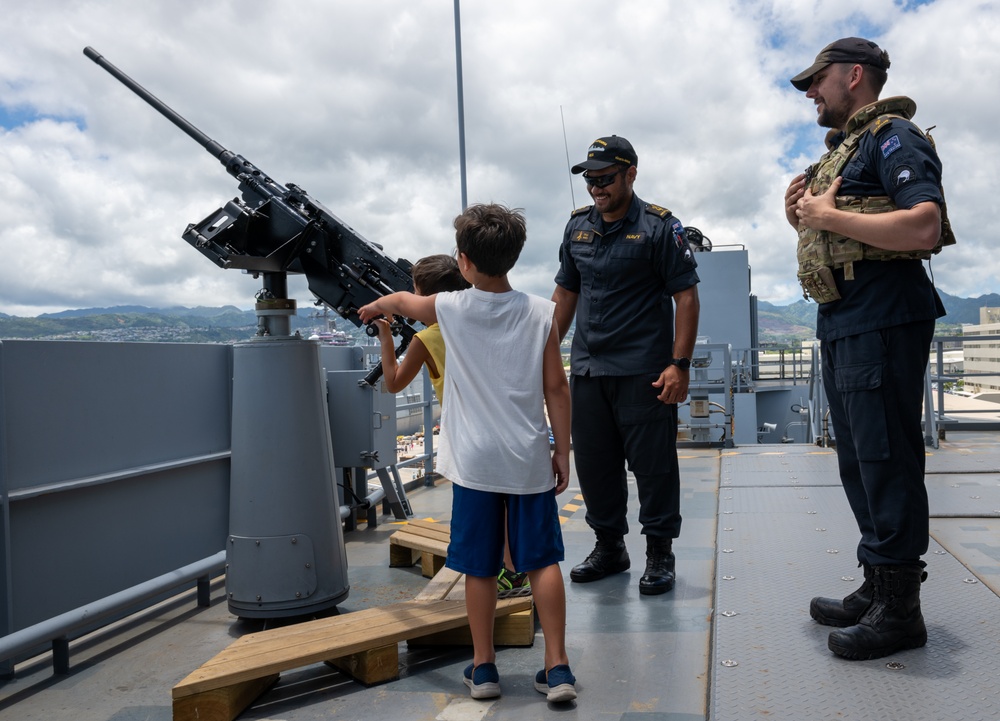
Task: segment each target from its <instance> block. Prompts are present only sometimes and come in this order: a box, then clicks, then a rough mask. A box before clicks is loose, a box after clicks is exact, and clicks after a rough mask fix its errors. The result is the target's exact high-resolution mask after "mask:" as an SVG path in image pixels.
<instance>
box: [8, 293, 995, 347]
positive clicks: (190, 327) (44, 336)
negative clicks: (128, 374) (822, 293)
mask: <svg viewBox="0 0 1000 721" xmlns="http://www.w3.org/2000/svg"><path fill="white" fill-rule="evenodd" d="M941 300H942V301H943V302H944V306H945V309H946V310H947V311H948V314H947V315H946V316H945V317H944V318H942V319H940V320H939V321H938V328H937V332H938V335H958V334H960V333H961V327H962V325H963V324H964V325H967V324H976V323H979V309H980V308H982V307H984V306H986V307H991V308H997V307H1000V295H998V294H997V293H990V294H988V295H982V296H979V297H978V298H959V297H957V296H953V295H948V294H947V293H941ZM330 317H331V318H332V319H334V320H335V321H336V322H335V326H336V328H337V329H338V330H342V331H344V332H346V333H347V334H348V335H351V336H353V337H354V338H355V339H357V340H361V339H362V338H363V337H364V333H363V331H362V330H361V329H360V328H356V327H355V326H354V325H353V324H352V323H350V322H348V321H346V320H342V319H340V318H335V317H334V316H330ZM757 319H758V326H759V328H760V339H759V340H760V342H761V343H762V344H778V345H784V344H789V345H798V344H799V343H800V342H801V341H804V340H811V339H813V338H814V337H815V330H816V304H815V303H810V302H806V301H804V300H800V301H797V302H795V303H791V304H789V305H774V304H772V303H768V302H767V301H759V302H758V304H757ZM291 325H292V330H293V331H296V330H297V331H299V332H300V333H302V335H305V336H308V335H310V334H311V333H313V332H315V331H318V330H322V329H324V328H326V327H327V319H325V318H324V317H323V316H322V315H321V314H320V313H319V312H318V311H316V310H314V309H309V310H306V309H300V310H299V314H298V315H296V316H294V317H293V318H292V324H291ZM256 329H257V317H256V315H255V314H254V312H253V311H252V310H241V309H239V308H237V307H235V306H231V305H230V306H224V307H222V308H205V307H197V308H185V307H182V306H179V307H174V308H147V307H145V306H116V307H114V308H86V309H80V310H65V311H62V312H60V313H46V314H45V315H40V316H38V317H37V318H19V317H16V316H10V315H6V314H4V313H0V340H12V339H37V340H107V341H147V342H174V343H235V342H237V341H241V340H246V339H247V338H250V337H252V336H253V335H254V333H255V332H256Z"/></svg>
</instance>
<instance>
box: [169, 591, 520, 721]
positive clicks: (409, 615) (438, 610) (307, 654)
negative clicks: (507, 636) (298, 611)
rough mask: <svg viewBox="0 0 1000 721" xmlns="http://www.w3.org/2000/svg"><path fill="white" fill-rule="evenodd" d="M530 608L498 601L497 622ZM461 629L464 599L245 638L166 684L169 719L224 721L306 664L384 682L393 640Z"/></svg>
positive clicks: (394, 660)
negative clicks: (283, 674) (169, 691)
mask: <svg viewBox="0 0 1000 721" xmlns="http://www.w3.org/2000/svg"><path fill="white" fill-rule="evenodd" d="M531 608H532V603H531V598H530V597H524V598H510V599H502V600H500V601H498V602H497V618H498V620H499V619H500V618H502V617H503V616H506V615H509V614H512V613H516V612H525V611H527V612H529V613H531ZM468 623H469V620H468V616H467V615H466V612H465V602H464V601H461V600H448V599H438V600H430V601H416V600H414V601H404V602H401V603H394V604H391V605H389V606H381V607H378V608H369V609H365V610H363V611H354V612H352V613H348V614H345V615H343V616H334V617H332V618H323V619H317V620H314V621H307V622H305V623H300V624H296V625H294V626H285V627H282V628H274V629H268V630H266V631H260V632H258V633H251V634H247V635H245V636H243V637H241V638H239V639H237V640H236V641H234V642H233V643H232V644H230V645H229V647H228V648H226V649H225V650H223V651H222V652H221V653H219V654H217V655H216V656H215V657H214V658H212V659H210V660H209V661H208V662H206V663H205V664H203V665H202V666H201V667H200V668H198V669H196V670H195V671H193V672H192V673H191V674H189V675H188V676H187V677H186V678H185V679H184V680H182V681H181V682H180V683H178V684H177V685H176V686H174V688H173V690H172V697H173V709H174V721H232V719H234V718H236V716H238V715H239V714H240V713H241V712H242V711H243V710H244V709H245V708H246V707H247V706H249V705H250V704H251V703H252V702H253V700H254V699H255V698H257V696H259V695H260V694H261V693H263V692H264V691H265V690H267V688H268V687H269V686H270V685H271V684H272V683H274V682H275V681H276V680H277V679H278V675H279V674H280V673H281V672H282V671H288V670H291V669H294V668H299V667H302V666H308V665H310V664H314V663H322V662H334V665H336V666H337V667H338V668H343V669H344V670H346V671H347V672H348V673H351V674H352V675H355V674H359V673H360V674H365V673H368V674H371V675H370V676H369V677H368V678H359V680H361V681H363V682H366V683H379V682H382V681H389V680H391V679H393V678H396V676H397V674H398V643H399V642H400V641H406V640H408V639H411V638H417V637H421V636H426V635H428V634H434V633H437V632H441V631H448V630H451V629H455V628H461V627H466V628H467V627H468ZM373 654H374V655H375V656H377V660H374V661H373V659H372V658H371V656H372V655H373Z"/></svg>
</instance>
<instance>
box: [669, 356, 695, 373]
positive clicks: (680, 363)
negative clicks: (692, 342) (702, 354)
mask: <svg viewBox="0 0 1000 721" xmlns="http://www.w3.org/2000/svg"><path fill="white" fill-rule="evenodd" d="M670 365H672V366H677V367H678V368H680V369H681V370H682V371H686V370H689V369H690V368H691V359H690V358H674V359H673V360H672V361H670Z"/></svg>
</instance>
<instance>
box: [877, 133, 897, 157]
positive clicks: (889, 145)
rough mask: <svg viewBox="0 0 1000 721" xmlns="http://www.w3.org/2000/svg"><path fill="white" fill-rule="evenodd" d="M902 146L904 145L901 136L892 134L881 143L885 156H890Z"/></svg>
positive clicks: (880, 147)
mask: <svg viewBox="0 0 1000 721" xmlns="http://www.w3.org/2000/svg"><path fill="white" fill-rule="evenodd" d="M901 147H902V145H901V144H900V142H899V136H898V135H892V136H890V137H889V138H887V139H885V140H883V141H882V143H881V145H879V150H881V151H882V157H883V158H888V157H889V156H890V155H892V154H893V153H895V152H896V151H897V150H899V149H900V148H901Z"/></svg>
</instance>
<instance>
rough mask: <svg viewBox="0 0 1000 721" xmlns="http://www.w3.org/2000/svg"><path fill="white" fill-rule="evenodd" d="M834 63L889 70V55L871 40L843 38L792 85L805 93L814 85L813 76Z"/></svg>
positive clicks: (830, 47)
mask: <svg viewBox="0 0 1000 721" xmlns="http://www.w3.org/2000/svg"><path fill="white" fill-rule="evenodd" d="M833 63H856V64H859V65H871V66H872V67H875V68H879V69H881V70H888V69H889V53H887V52H886V51H885V50H883V49H882V48H880V47H879V46H878V45H876V44H875V43H873V42H872V41H871V40H865V39H864V38H841V39H840V40H836V41H834V42H832V43H830V44H829V45H827V46H826V47H825V48H823V49H822V50H821V51H820V53H819V55H817V56H816V62H814V63H813V64H812V65H811V66H809V67H808V68H806V69H805V70H803V71H802V72H801V73H799V74H798V75H796V76H795V77H794V78H792V81H791V82H792V85H794V86H795V89H796V90H801V91H802V92H805V91H806V90H808V89H809V86H810V85H811V84H812V76H813V75H815V74H816V73H818V72H819V71H820V70H822V69H823V68H825V67H826V66H827V65H832V64H833Z"/></svg>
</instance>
